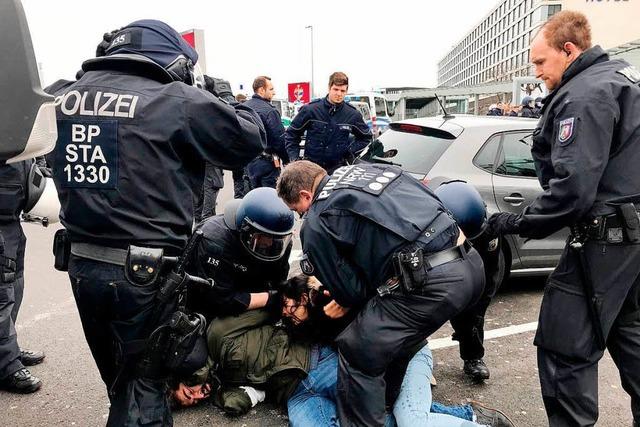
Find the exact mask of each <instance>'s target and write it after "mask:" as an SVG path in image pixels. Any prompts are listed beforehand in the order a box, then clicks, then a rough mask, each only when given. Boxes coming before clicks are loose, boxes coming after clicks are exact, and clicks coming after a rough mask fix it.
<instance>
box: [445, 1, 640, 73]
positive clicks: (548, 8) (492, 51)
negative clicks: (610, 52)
mask: <svg viewBox="0 0 640 427" xmlns="http://www.w3.org/2000/svg"><path fill="white" fill-rule="evenodd" d="M564 9H568V10H576V11H579V12H582V13H584V14H585V15H586V16H587V18H588V19H589V22H590V23H591V28H592V40H593V43H594V44H599V45H601V46H602V47H603V48H605V49H609V48H613V47H616V46H619V45H623V44H625V43H629V42H631V41H634V40H637V39H640V25H638V24H637V19H638V17H640V0H502V1H500V2H499V3H498V4H497V5H496V7H495V8H494V9H493V10H492V11H491V12H489V14H488V15H487V16H485V17H484V18H483V19H482V20H481V21H480V23H479V24H478V25H477V26H476V27H475V28H473V29H472V30H471V31H470V32H469V33H468V34H467V35H466V36H465V37H464V38H463V39H462V40H461V41H460V42H458V43H457V44H456V45H455V46H454V47H453V49H452V50H451V51H449V52H448V53H447V54H446V55H445V56H444V58H442V59H441V60H440V61H439V62H438V86H473V85H479V84H484V83H489V82H503V81H511V80H513V79H514V78H515V77H521V76H528V75H531V74H532V73H533V70H532V68H531V66H530V63H529V42H530V39H531V37H532V36H533V35H534V34H535V32H536V31H537V29H538V28H539V27H540V26H541V25H542V24H543V23H544V22H545V21H546V20H547V19H548V18H549V17H550V16H552V15H553V14H555V13H556V12H559V11H560V10H564Z"/></svg>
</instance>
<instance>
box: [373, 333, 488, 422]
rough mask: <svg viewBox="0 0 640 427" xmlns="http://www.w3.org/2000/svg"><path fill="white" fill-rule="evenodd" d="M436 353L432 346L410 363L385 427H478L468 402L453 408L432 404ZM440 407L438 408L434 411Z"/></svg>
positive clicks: (417, 354) (425, 347)
mask: <svg viewBox="0 0 640 427" xmlns="http://www.w3.org/2000/svg"><path fill="white" fill-rule="evenodd" d="M432 372H433V356H432V355H431V350H430V349H429V347H428V346H426V345H425V346H424V347H422V349H421V350H420V351H418V352H417V353H416V355H415V356H413V358H412V359H411V361H410V362H409V365H408V366H407V372H406V373H405V375H404V379H403V380H402V385H401V386H400V394H399V395H398V399H397V400H396V402H395V404H394V405H393V415H392V414H389V415H388V416H387V419H386V421H385V427H393V426H396V425H397V426H399V427H404V426H411V427H414V426H415V427H422V426H429V427H477V426H479V424H476V423H474V422H472V421H470V420H471V419H472V417H473V411H472V410H471V407H470V406H468V405H465V406H462V407H449V406H445V405H442V404H435V405H433V406H432V395H431V383H430V379H431V374H432ZM434 410H436V411H437V412H436V411H434Z"/></svg>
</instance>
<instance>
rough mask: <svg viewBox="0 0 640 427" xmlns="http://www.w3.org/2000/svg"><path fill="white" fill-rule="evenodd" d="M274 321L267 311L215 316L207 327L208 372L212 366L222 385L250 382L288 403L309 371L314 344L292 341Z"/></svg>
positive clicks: (274, 399)
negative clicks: (216, 317) (221, 316)
mask: <svg viewBox="0 0 640 427" xmlns="http://www.w3.org/2000/svg"><path fill="white" fill-rule="evenodd" d="M272 323H273V318H272V317H271V316H270V315H269V313H267V312H266V311H264V310H251V311H247V312H245V313H242V314H240V315H239V316H230V317H225V318H219V319H215V320H214V321H213V322H211V324H210V325H209V328H208V329H207V343H208V347H209V358H210V360H209V363H208V369H207V371H208V370H210V369H211V368H213V369H212V372H214V373H215V375H216V376H217V377H218V379H219V380H220V382H221V383H222V386H223V388H225V387H226V388H228V387H230V386H241V385H251V386H254V387H256V388H259V389H262V390H265V391H266V392H267V397H268V399H269V400H271V401H274V402H275V403H276V404H280V405H285V404H286V402H287V399H288V398H289V396H290V395H291V393H293V391H294V390H295V388H296V387H297V385H298V383H299V382H300V380H301V379H303V378H305V377H306V375H307V373H308V371H309V364H310V355H311V345H310V344H308V343H302V342H293V341H292V340H291V339H290V337H289V334H288V333H287V331H285V330H284V329H282V328H279V327H276V326H274V325H273V324H272ZM227 391H229V390H227ZM222 406H224V407H226V406H227V405H226V404H224V402H223V404H222ZM250 407H251V406H250V405H249V407H248V408H240V409H241V412H244V409H246V410H248V409H249V408H250ZM232 412H235V411H232Z"/></svg>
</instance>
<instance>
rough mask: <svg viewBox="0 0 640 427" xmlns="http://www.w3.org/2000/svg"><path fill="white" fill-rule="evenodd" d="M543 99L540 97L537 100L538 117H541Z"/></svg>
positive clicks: (536, 110)
mask: <svg viewBox="0 0 640 427" xmlns="http://www.w3.org/2000/svg"><path fill="white" fill-rule="evenodd" d="M542 99H543V98H542V97H541V96H538V97H537V98H536V100H535V109H534V110H535V112H536V117H540V114H541V112H542Z"/></svg>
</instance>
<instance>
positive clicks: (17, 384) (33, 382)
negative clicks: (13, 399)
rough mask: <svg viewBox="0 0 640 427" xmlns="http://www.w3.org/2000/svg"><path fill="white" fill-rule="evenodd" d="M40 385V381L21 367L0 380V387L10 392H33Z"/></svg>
mask: <svg viewBox="0 0 640 427" xmlns="http://www.w3.org/2000/svg"><path fill="white" fill-rule="evenodd" d="M40 387H42V381H41V380H40V379H39V378H37V377H34V376H33V375H31V372H29V370H28V369H27V368H22V369H20V370H19V371H17V372H14V373H13V374H11V375H9V376H8V377H7V378H5V379H3V380H1V381H0V388H2V389H3V390H7V391H10V392H11V393H33V392H34V391H38V390H39V389H40Z"/></svg>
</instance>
